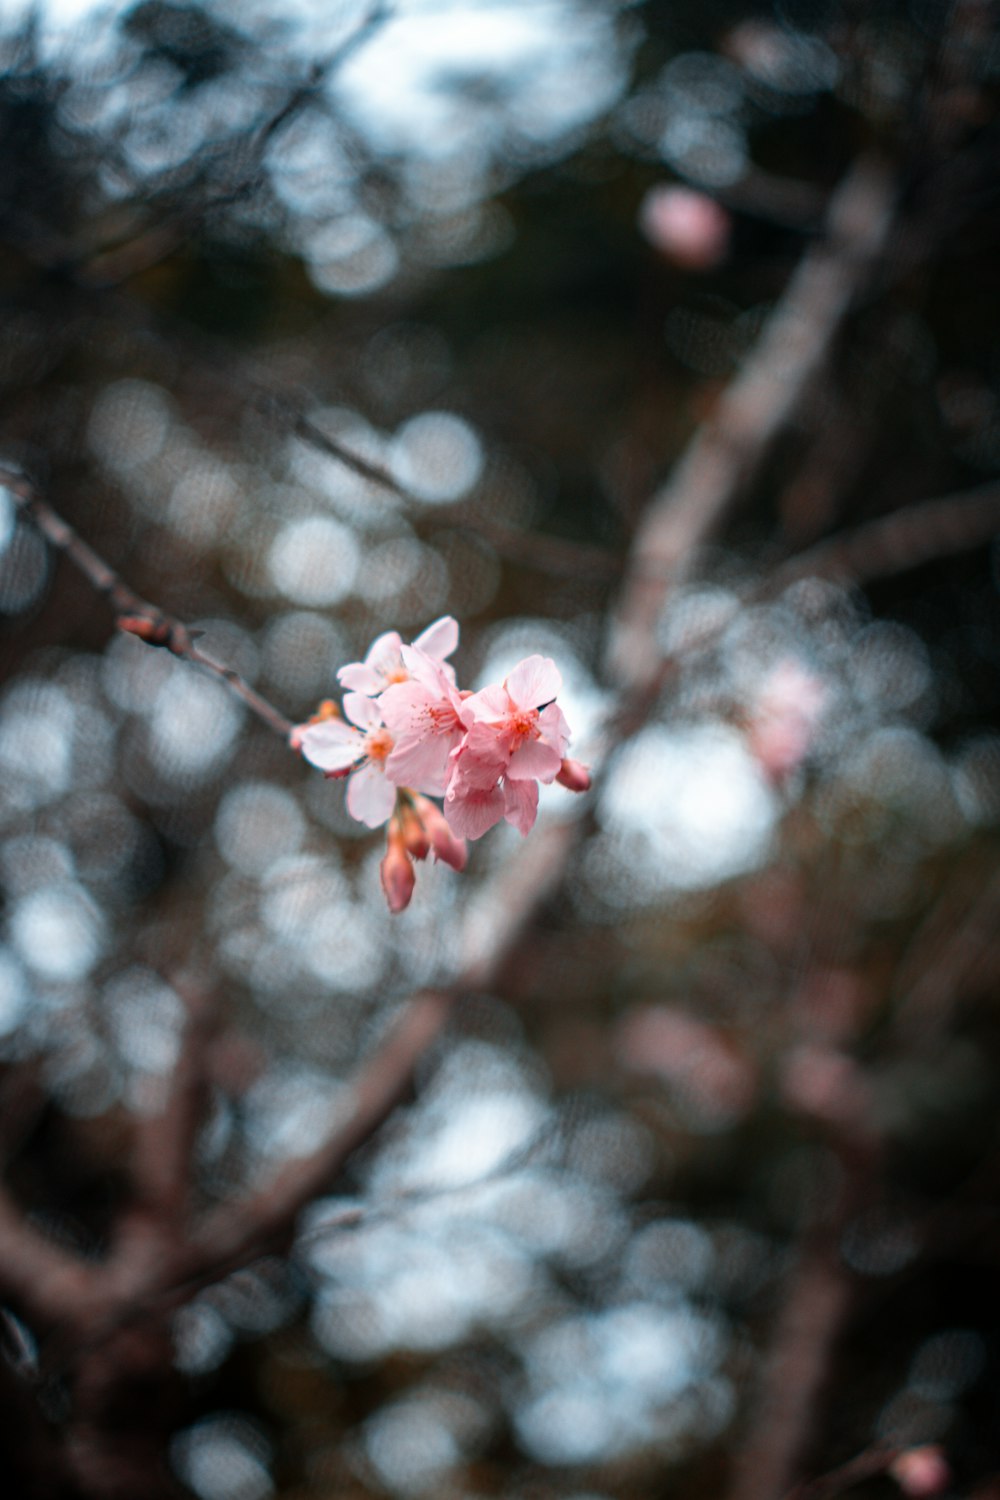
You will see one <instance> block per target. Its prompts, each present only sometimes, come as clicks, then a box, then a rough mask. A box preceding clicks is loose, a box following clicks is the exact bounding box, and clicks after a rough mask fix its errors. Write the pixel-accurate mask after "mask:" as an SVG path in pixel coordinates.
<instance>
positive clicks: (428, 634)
mask: <svg viewBox="0 0 1000 1500" xmlns="http://www.w3.org/2000/svg"><path fill="white" fill-rule="evenodd" d="M413 644H414V645H415V646H417V647H418V648H419V649H420V650H421V651H423V652H425V653H426V654H427V655H428V656H432V657H435V658H436V659H437V660H438V661H444V659H445V657H446V656H450V655H451V653H452V652H453V651H454V649H455V647H456V646H457V645H458V621H457V620H456V619H454V618H453V616H451V615H442V616H441V618H440V620H435V621H434V623H433V625H428V627H427V629H426V630H422V631H421V632H420V634H419V635H418V636H417V638H416V640H415V641H414V642H413Z"/></svg>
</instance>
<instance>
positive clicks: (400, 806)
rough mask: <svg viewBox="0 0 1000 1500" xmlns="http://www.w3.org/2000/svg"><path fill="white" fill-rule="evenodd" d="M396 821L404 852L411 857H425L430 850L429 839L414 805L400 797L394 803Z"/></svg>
mask: <svg viewBox="0 0 1000 1500" xmlns="http://www.w3.org/2000/svg"><path fill="white" fill-rule="evenodd" d="M396 823H397V825H398V827H399V831H400V833H401V834H402V835H403V843H404V844H405V845H406V852H407V853H408V854H409V855H411V857H412V858H413V859H426V858H427V856H428V854H429V853H430V852H431V841H430V838H429V837H428V834H427V829H426V828H425V827H424V824H423V821H422V819H421V817H420V816H419V814H418V813H417V811H416V809H415V807H413V806H412V805H411V804H410V803H408V802H405V801H404V800H403V799H402V797H401V798H400V799H399V801H398V802H397V804H396Z"/></svg>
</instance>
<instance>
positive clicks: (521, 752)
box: [506, 740, 562, 781]
mask: <svg viewBox="0 0 1000 1500" xmlns="http://www.w3.org/2000/svg"><path fill="white" fill-rule="evenodd" d="M561 765H562V756H561V755H560V753H559V751H558V750H554V749H553V748H552V746H551V745H547V744H546V743H545V741H544V740H525V742H524V744H523V745H521V746H520V747H519V748H518V749H517V750H515V751H514V754H513V755H512V756H511V758H510V760H509V762H508V764H507V771H506V775H507V776H508V777H509V778H510V780H511V781H554V780H555V778H556V775H557V774H558V771H559V768H560V766H561Z"/></svg>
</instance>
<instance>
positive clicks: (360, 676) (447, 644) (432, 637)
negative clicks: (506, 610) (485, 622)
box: [337, 615, 458, 698]
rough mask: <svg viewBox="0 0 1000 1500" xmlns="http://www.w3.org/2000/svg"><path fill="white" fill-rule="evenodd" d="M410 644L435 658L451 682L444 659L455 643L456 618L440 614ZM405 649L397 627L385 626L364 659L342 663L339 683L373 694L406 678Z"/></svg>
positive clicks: (456, 636)
mask: <svg viewBox="0 0 1000 1500" xmlns="http://www.w3.org/2000/svg"><path fill="white" fill-rule="evenodd" d="M413 644H414V646H416V647H417V649H418V650H419V651H421V652H422V653H423V655H424V656H425V657H427V658H429V659H430V660H431V661H433V662H436V663H437V664H438V665H439V666H440V667H441V669H442V671H443V672H444V673H445V675H446V676H447V677H448V678H449V679H450V680H451V681H452V682H454V679H455V674H454V672H453V670H452V668H451V667H449V666H446V665H445V662H446V660H447V658H448V657H449V656H450V655H451V653H452V652H453V651H454V649H455V647H456V646H457V645H458V621H457V620H455V619H453V617H452V616H451V615H442V617H441V619H440V620H435V621H434V623H433V625H428V627H427V629H426V630H424V631H422V632H421V634H420V635H418V636H417V638H416V640H415V641H414V642H413ZM408 649H409V648H408V647H405V646H404V645H403V640H402V637H401V636H400V634H399V632H398V631H396V630H387V631H386V633H385V635H380V636H379V637H378V639H377V640H376V641H373V642H372V644H371V646H370V647H369V648H368V655H367V656H366V657H365V659H364V661H352V662H350V663H349V664H348V665H347V666H346V667H341V669H340V671H339V672H338V673H337V679H338V681H339V682H340V684H341V686H342V687H345V688H349V689H350V690H351V692H354V693H364V694H365V696H366V697H368V698H375V697H377V696H378V694H379V693H381V692H384V691H385V689H386V688H388V687H391V686H392V684H393V683H396V682H406V681H408V680H409V677H410V669H409V668H408V666H407V665H406V662H405V660H404V656H403V653H404V651H406V650H408Z"/></svg>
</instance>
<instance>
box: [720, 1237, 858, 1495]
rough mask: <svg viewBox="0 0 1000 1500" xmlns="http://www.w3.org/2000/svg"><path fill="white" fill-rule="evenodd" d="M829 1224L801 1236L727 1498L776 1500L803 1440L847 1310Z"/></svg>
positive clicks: (847, 1288) (844, 1280)
mask: <svg viewBox="0 0 1000 1500" xmlns="http://www.w3.org/2000/svg"><path fill="white" fill-rule="evenodd" d="M844 1223H845V1216H844V1212H843V1208H841V1210H840V1212H839V1213H838V1214H837V1216H836V1221H835V1223H834V1224H831V1225H829V1226H824V1227H823V1229H822V1230H820V1231H818V1232H817V1231H811V1232H810V1231H807V1232H806V1235H805V1237H804V1240H803V1244H802V1249H801V1251H800V1254H799V1259H798V1263H797V1265H796V1266H795V1267H794V1269H793V1270H792V1272H791V1274H790V1282H789V1286H788V1292H787V1295H786V1297H785V1302H784V1306H783V1307H782V1309H781V1312H780V1314H779V1316H778V1320H777V1324H776V1327H775V1330H774V1336H773V1338H772V1341H771V1349H770V1352H769V1354H768V1357H767V1361H766V1363H765V1366H764V1371H763V1374H762V1376H761V1390H760V1393H759V1397H758V1400H757V1403H756V1409H755V1410H753V1411H752V1412H751V1418H750V1420H751V1432H750V1436H749V1437H748V1439H747V1441H746V1443H745V1444H744V1447H743V1450H742V1452H741V1453H740V1455H739V1458H738V1460H737V1465H736V1472H735V1477H734V1482H733V1485H732V1487H731V1490H730V1500H778V1497H779V1496H781V1495H783V1494H784V1493H785V1491H786V1490H787V1489H788V1487H789V1485H790V1483H791V1482H792V1480H793V1477H794V1474H795V1470H796V1467H797V1465H798V1462H799V1459H800V1458H801V1456H802V1453H803V1451H804V1449H805V1446H806V1443H807V1442H808V1440H809V1436H810V1432H811V1428H812V1422H813V1415H814V1409H815V1406H816V1401H817V1398H818V1395H819V1392H820V1390H821V1388H822V1385H823V1383H824V1381H825V1380H826V1378H827V1376H828V1374H829V1368H830V1355H831V1351H832V1348H833V1345H834V1342H835V1340H836V1338H837V1336H838V1334H839V1333H840V1330H841V1328H842V1326H843V1324H844V1320H845V1318H846V1316H847V1313H848V1311H849V1308H850V1305H851V1285H850V1281H849V1279H848V1275H847V1271H846V1270H845V1268H844V1266H843V1264H842V1262H841V1259H840V1251H839V1245H838V1239H839V1232H840V1231H841V1230H842V1229H843V1227H844Z"/></svg>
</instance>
